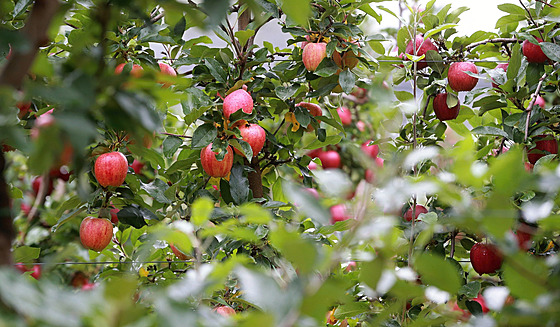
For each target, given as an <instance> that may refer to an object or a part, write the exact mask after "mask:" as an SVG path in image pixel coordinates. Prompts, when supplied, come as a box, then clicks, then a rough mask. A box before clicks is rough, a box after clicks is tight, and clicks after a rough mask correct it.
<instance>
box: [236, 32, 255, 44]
mask: <svg viewBox="0 0 560 327" xmlns="http://www.w3.org/2000/svg"><path fill="white" fill-rule="evenodd" d="M254 35H255V31H253V30H244V31H237V32H235V37H236V38H237V39H238V40H239V43H240V44H241V46H242V47H244V46H245V44H247V41H249V38H251V37H252V36H254Z"/></svg>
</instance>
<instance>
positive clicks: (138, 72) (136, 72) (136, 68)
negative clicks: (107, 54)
mask: <svg viewBox="0 0 560 327" xmlns="http://www.w3.org/2000/svg"><path fill="white" fill-rule="evenodd" d="M125 65H126V63H122V64H118V65H117V67H115V74H116V75H119V74H121V73H122V71H123V69H124V66H125ZM143 73H144V68H142V66H140V65H137V64H133V65H132V69H131V70H130V75H132V76H134V77H136V78H138V77H141V76H142V74H143Z"/></svg>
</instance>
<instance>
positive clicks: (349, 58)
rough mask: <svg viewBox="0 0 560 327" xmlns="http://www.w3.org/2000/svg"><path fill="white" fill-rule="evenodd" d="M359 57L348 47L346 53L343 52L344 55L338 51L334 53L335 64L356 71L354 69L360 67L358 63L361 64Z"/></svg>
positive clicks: (354, 42)
mask: <svg viewBox="0 0 560 327" xmlns="http://www.w3.org/2000/svg"><path fill="white" fill-rule="evenodd" d="M351 43H353V44H357V42H356V41H352V42H351ZM339 45H340V44H339ZM358 57H359V54H358V56H356V54H355V53H354V51H352V49H351V48H350V47H348V48H346V51H343V53H342V55H341V54H340V53H339V52H338V51H335V52H334V53H333V56H332V59H333V61H334V62H335V64H336V65H337V66H338V67H340V68H342V69H344V68H349V69H354V67H356V66H357V65H358V62H360V59H358Z"/></svg>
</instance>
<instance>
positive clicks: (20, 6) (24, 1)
mask: <svg viewBox="0 0 560 327" xmlns="http://www.w3.org/2000/svg"><path fill="white" fill-rule="evenodd" d="M31 2H32V0H19V1H18V2H17V3H16V5H15V6H14V11H13V12H12V18H16V17H17V16H19V15H21V14H22V13H23V12H24V11H25V10H26V9H27V7H28V6H29V5H30V4H31Z"/></svg>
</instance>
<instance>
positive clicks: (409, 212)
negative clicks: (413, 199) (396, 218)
mask: <svg viewBox="0 0 560 327" xmlns="http://www.w3.org/2000/svg"><path fill="white" fill-rule="evenodd" d="M422 213H428V209H427V208H426V207H424V206H423V205H421V204H417V205H416V210H415V212H414V221H418V216H420V214H422ZM403 218H404V219H405V220H406V221H412V208H408V210H407V211H406V212H405V213H404V216H403Z"/></svg>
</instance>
